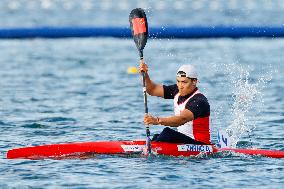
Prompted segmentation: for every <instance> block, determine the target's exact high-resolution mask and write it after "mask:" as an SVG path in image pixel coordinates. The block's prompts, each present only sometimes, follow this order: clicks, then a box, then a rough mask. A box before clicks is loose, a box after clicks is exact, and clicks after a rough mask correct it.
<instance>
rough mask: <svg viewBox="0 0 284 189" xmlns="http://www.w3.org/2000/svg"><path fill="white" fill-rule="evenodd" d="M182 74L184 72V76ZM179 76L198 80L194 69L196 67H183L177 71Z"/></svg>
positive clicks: (187, 65)
mask: <svg viewBox="0 0 284 189" xmlns="http://www.w3.org/2000/svg"><path fill="white" fill-rule="evenodd" d="M181 72H184V73H185V75H184V74H182V73H181ZM177 76H178V77H189V78H197V77H198V75H197V72H196V70H195V68H194V66H192V65H189V64H186V65H182V66H181V67H180V68H179V69H178V71H177Z"/></svg>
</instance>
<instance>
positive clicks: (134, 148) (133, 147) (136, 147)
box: [121, 145, 145, 152]
mask: <svg viewBox="0 0 284 189" xmlns="http://www.w3.org/2000/svg"><path fill="white" fill-rule="evenodd" d="M144 147H145V145H121V148H122V149H123V150H124V151H125V152H142V151H143V148H144Z"/></svg>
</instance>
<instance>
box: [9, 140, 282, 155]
mask: <svg viewBox="0 0 284 189" xmlns="http://www.w3.org/2000/svg"><path fill="white" fill-rule="evenodd" d="M145 145H146V142H145V140H137V141H97V142H77V143H62V144H47V145H41V146H31V147H22V148H15V149H11V150H8V152H7V159H47V158H51V159H64V157H68V159H69V158H84V157H88V156H94V154H105V155H118V154H123V155H132V154H137V153H138V154H143V153H144V152H146V150H145ZM151 148H152V152H153V154H157V155H166V156H184V157H188V156H198V155H200V154H214V153H218V152H224V151H230V152H234V153H241V154H246V155H261V156H266V157H271V158H284V151H277V150H261V149H233V148H216V147H215V146H214V145H194V144H176V143H166V142H152V143H151Z"/></svg>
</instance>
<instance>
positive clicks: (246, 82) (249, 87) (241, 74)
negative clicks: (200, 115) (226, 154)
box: [224, 64, 272, 147]
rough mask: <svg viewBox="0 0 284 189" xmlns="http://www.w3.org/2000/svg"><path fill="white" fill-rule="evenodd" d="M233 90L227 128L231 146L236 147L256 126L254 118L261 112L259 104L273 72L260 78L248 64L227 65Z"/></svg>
mask: <svg viewBox="0 0 284 189" xmlns="http://www.w3.org/2000/svg"><path fill="white" fill-rule="evenodd" d="M224 68H225V70H224V71H225V72H226V74H228V78H229V80H228V81H229V82H228V84H229V85H230V87H229V88H231V92H232V97H233V101H232V105H231V112H230V113H231V114H232V116H231V118H232V119H231V120H232V122H231V123H230V124H229V126H228V127H227V128H226V131H227V133H228V135H229V136H230V139H231V147H236V145H237V143H238V141H239V140H240V138H241V137H242V136H243V135H244V134H250V133H251V132H252V131H253V130H254V129H255V127H256V122H255V121H254V120H253V118H254V117H255V116H256V115H257V114H259V113H260V112H261V109H259V107H260V106H259V105H262V104H263V100H262V91H263V89H264V88H265V86H266V85H267V82H269V81H270V80H271V79H272V72H271V71H270V72H267V73H263V74H258V75H261V77H259V78H255V77H253V76H252V75H251V72H252V71H253V70H254V69H253V68H250V67H248V66H244V65H239V64H230V65H225V66H224Z"/></svg>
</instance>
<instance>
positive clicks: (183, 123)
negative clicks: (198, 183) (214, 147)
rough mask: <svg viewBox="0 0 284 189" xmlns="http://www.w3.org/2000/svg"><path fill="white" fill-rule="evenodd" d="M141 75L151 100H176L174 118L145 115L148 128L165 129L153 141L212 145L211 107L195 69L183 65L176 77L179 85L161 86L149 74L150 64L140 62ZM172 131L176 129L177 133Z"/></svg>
mask: <svg viewBox="0 0 284 189" xmlns="http://www.w3.org/2000/svg"><path fill="white" fill-rule="evenodd" d="M139 71H140V72H145V80H146V91H147V93H148V94H149V95H151V96H158V97H162V98H164V99H174V113H175V114H174V115H173V116H169V117H154V116H152V115H149V114H146V115H145V116H144V123H145V124H146V125H163V126H168V127H166V128H165V129H164V130H163V131H162V132H161V133H160V134H159V135H154V137H153V139H152V140H154V141H158V142H173V143H188V144H210V128H209V116H210V105H209V103H208V101H207V98H206V97H205V96H204V95H203V94H201V92H200V91H199V90H198V88H197V81H198V79H197V78H198V75H197V72H196V70H195V68H194V67H193V66H192V65H182V66H181V67H180V68H179V69H178V71H177V75H176V84H174V85H169V86H165V85H160V84H156V83H154V82H153V81H152V80H151V79H150V77H149V74H148V66H147V64H146V63H145V62H144V61H143V60H141V61H140V68H139ZM169 127H175V128H177V131H175V130H173V129H170V128H169Z"/></svg>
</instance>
